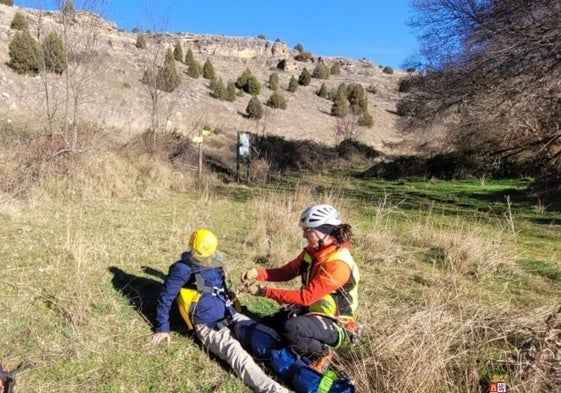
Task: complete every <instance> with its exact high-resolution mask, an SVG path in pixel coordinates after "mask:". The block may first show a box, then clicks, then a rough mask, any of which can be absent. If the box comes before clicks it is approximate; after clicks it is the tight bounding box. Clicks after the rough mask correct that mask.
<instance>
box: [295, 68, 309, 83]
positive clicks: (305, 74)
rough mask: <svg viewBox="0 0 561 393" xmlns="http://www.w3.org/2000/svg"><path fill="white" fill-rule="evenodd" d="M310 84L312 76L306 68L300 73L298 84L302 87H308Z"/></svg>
mask: <svg viewBox="0 0 561 393" xmlns="http://www.w3.org/2000/svg"><path fill="white" fill-rule="evenodd" d="M310 82H312V74H310V71H308V69H307V68H306V67H304V69H303V70H302V72H301V73H300V76H299V77H298V84H300V85H302V86H308V85H309V84H310Z"/></svg>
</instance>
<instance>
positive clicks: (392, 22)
mask: <svg viewBox="0 0 561 393" xmlns="http://www.w3.org/2000/svg"><path fill="white" fill-rule="evenodd" d="M86 1H87V0H86ZM89 2H90V3H91V2H92V0H89ZM39 3H42V4H43V7H44V8H46V9H55V8H56V7H54V6H52V5H53V4H55V3H56V1H49V0H42V1H41V2H38V1H37V0H19V1H18V0H15V4H16V5H21V6H25V7H32V8H37V7H38V6H37V4H39ZM82 3H83V1H82V0H74V4H75V6H76V8H77V9H79V8H81V4H82ZM98 3H99V1H98ZM105 3H106V6H105V7H104V9H103V10H102V11H101V13H102V15H103V17H104V18H105V19H108V20H111V21H113V22H115V23H116V24H117V27H118V28H120V29H125V30H127V31H130V30H132V28H133V27H138V28H139V29H141V30H142V31H145V30H146V29H150V30H152V31H162V30H166V31H169V32H171V33H179V32H183V33H198V34H223V35H227V36H236V37H257V36H258V35H260V34H263V35H264V36H265V37H266V38H267V39H268V40H272V41H274V40H276V39H277V38H278V39H280V40H282V41H284V42H286V44H287V45H288V46H289V47H291V48H294V46H295V45H296V44H298V43H300V44H302V45H303V47H304V49H305V50H306V51H309V52H312V53H313V54H314V55H318V56H341V57H350V58H354V59H361V58H367V59H369V60H371V61H373V62H374V63H376V64H380V65H382V66H386V65H387V66H391V67H393V68H396V69H397V68H401V66H402V64H403V62H404V60H405V59H406V58H407V57H408V56H410V55H412V54H414V52H415V51H416V48H417V40H416V38H415V36H414V34H413V31H412V30H411V29H410V28H409V27H408V26H407V25H406V22H407V20H409V19H410V18H411V16H412V15H411V9H410V7H409V3H410V0H370V1H367V0H348V1H342V0H323V1H293V0H285V1H282V0H281V1H274V2H273V1H268V0H237V1H236V0H215V1H212V0H196V1H189V0H158V1H156V0H138V1H136V0H127V1H124V0H121V1H118V0H114V1H105Z"/></svg>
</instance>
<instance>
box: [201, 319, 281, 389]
mask: <svg viewBox="0 0 561 393" xmlns="http://www.w3.org/2000/svg"><path fill="white" fill-rule="evenodd" d="M234 322H235V323H238V324H244V323H247V324H252V323H254V321H253V320H252V319H250V318H249V317H247V316H246V315H243V314H240V313H236V314H235V315H234ZM195 331H196V333H197V336H198V337H199V339H200V340H201V342H202V344H203V346H204V347H205V348H206V349H208V350H209V351H210V352H212V353H213V354H215V355H216V356H218V357H219V358H220V359H222V360H225V361H226V362H228V364H229V365H230V367H232V369H233V370H234V372H235V373H236V374H237V375H238V377H240V378H241V379H242V380H243V381H244V383H245V384H246V385H248V386H249V387H250V388H252V389H253V391H255V392H259V393H289V392H290V390H288V389H287V388H285V387H283V386H282V385H280V384H279V383H278V382H276V381H274V380H273V379H272V378H271V377H269V376H268V375H267V374H266V373H265V372H264V371H263V369H262V368H261V367H260V366H259V365H258V364H257V363H255V360H254V359H253V357H252V356H251V355H250V354H249V353H248V352H246V350H245V349H243V348H242V346H241V344H240V342H239V341H238V340H237V339H236V337H235V336H234V335H233V334H232V332H231V331H230V329H229V328H227V327H223V328H222V329H220V330H214V329H213V328H210V327H208V326H206V325H196V326H195ZM273 332H274V331H273Z"/></svg>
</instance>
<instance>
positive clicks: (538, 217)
mask: <svg viewBox="0 0 561 393" xmlns="http://www.w3.org/2000/svg"><path fill="white" fill-rule="evenodd" d="M329 179H335V180H329ZM170 181H171V180H170ZM175 181H176V183H177V184H175V186H174V187H171V188H174V189H178V190H181V192H177V191H165V188H162V189H160V190H159V192H158V193H153V194H150V195H142V193H140V195H137V196H136V197H135V198H134V199H133V198H132V196H131V197H130V198H105V199H102V198H96V197H95V195H93V196H91V197H89V198H85V197H82V198H78V199H77V200H74V201H66V202H64V201H61V200H60V199H59V200H58V201H57V200H52V199H44V200H42V199H35V200H30V201H29V202H28V203H26V204H20V203H16V202H14V201H10V200H8V199H5V200H4V201H3V202H2V204H1V205H0V220H1V222H2V226H1V230H0V237H1V246H0V264H1V267H2V271H3V274H2V278H0V285H1V293H2V296H1V298H0V307H1V309H2V310H3V311H2V315H1V316H0V329H1V331H2V332H3V333H2V336H3V340H2V342H3V345H2V346H1V347H0V359H2V358H9V359H10V361H11V362H10V363H11V365H12V367H15V366H16V365H17V364H19V363H24V364H29V365H30V366H31V367H30V368H29V369H28V370H26V371H24V372H23V373H21V374H20V375H19V376H18V388H19V391H20V392H41V391H58V392H77V391H82V392H120V391H128V392H147V391H166V392H179V391H200V392H245V391H248V390H247V388H246V387H244V385H243V384H242V383H241V382H240V381H239V380H238V379H237V378H235V377H234V376H233V375H232V374H231V373H230V372H229V370H228V368H227V367H224V366H222V365H221V364H220V363H219V362H218V361H216V360H215V359H209V357H208V356H207V354H205V353H204V351H202V350H201V348H199V347H198V346H197V345H196V344H195V343H194V341H193V340H192V338H191V337H189V336H188V335H186V334H185V330H184V328H183V327H182V325H181V324H180V323H179V322H178V321H177V320H176V321H175V323H174V330H175V334H174V335H173V343H172V345H170V346H165V345H163V346H158V347H153V346H151V345H149V344H148V342H149V336H150V326H149V320H150V318H151V317H152V316H153V307H154V302H155V296H156V294H157V291H158V287H159V283H160V282H161V275H162V274H165V272H166V270H167V267H168V265H169V264H170V263H171V262H173V261H174V260H175V259H176V258H177V256H178V255H179V253H180V252H181V250H182V249H183V248H184V246H185V243H186V240H187V239H186V237H187V234H188V233H189V232H190V231H191V230H192V229H194V228H196V227H199V226H206V227H209V228H212V229H214V230H215V231H216V232H217V234H218V235H219V237H220V239H221V244H222V245H221V248H222V249H223V250H224V252H225V254H226V260H227V261H228V270H229V272H230V273H231V277H232V278H234V279H235V278H237V277H238V276H239V273H240V272H241V271H242V269H243V268H246V267H249V266H254V265H255V263H261V264H263V265H266V266H274V265H278V264H280V263H282V262H283V261H286V260H288V258H290V257H292V256H294V255H295V254H296V252H297V250H298V249H299V248H300V247H302V245H303V244H302V239H301V237H300V235H301V234H300V232H299V230H298V228H297V227H296V224H295V223H296V222H297V217H298V214H299V212H300V211H301V209H302V208H303V207H305V206H306V205H307V204H309V203H311V202H313V201H318V200H321V201H326V202H331V203H334V204H336V205H337V206H340V207H341V210H342V211H343V213H344V217H345V218H347V220H348V221H349V222H350V223H352V224H353V227H354V228H355V232H356V240H355V242H354V243H355V251H354V253H355V257H356V259H357V260H358V261H359V262H360V264H361V267H362V290H361V293H362V294H361V312H360V320H361V322H362V323H363V324H364V325H365V334H364V343H363V344H362V346H360V347H344V348H342V349H341V350H340V351H339V357H338V359H337V362H336V364H335V367H336V368H337V369H339V370H344V371H346V372H347V373H349V374H350V375H352V376H353V377H354V378H355V379H356V381H357V390H358V391H361V392H368V391H372V392H374V391H376V392H385V391H387V392H389V391H396V390H397V391H416V392H441V391H447V392H452V391H454V392H455V391H457V392H466V391H476V389H478V388H479V383H480V380H485V378H487V377H489V376H490V375H491V374H492V373H494V372H500V373H503V374H505V375H507V376H508V378H509V381H508V382H509V386H510V387H511V390H512V391H520V392H529V391H536V390H535V389H534V388H535V386H534V387H530V386H527V385H525V383H526V382H524V381H523V377H524V378H526V379H531V378H532V377H535V378H537V377H536V376H533V375H530V376H528V375H527V374H523V372H522V370H521V367H520V366H521V363H520V364H515V365H512V364H511V365H509V361H508V360H509V358H510V357H511V356H513V354H516V353H518V352H517V350H516V349H515V344H516V340H518V339H520V340H522V339H528V340H530V339H531V334H530V333H528V329H529V328H530V327H531V328H532V329H534V332H540V331H543V330H544V329H545V327H544V323H543V321H544V319H545V317H546V316H547V315H548V314H549V313H551V311H552V310H553V307H554V306H555V304H556V302H555V298H557V297H558V295H559V285H558V284H559V280H560V273H559V272H560V271H561V265H560V264H559V260H561V258H560V252H561V246H560V245H559V244H560V242H559V241H558V240H557V239H558V235H559V222H560V220H561V215H560V214H559V213H558V212H549V211H541V210H540V209H536V208H535V207H534V206H532V205H531V204H530V203H529V201H527V200H520V199H517V198H515V196H514V194H512V195H513V196H512V206H511V208H510V209H509V208H508V205H507V203H506V200H505V197H504V196H503V194H511V192H512V190H521V189H523V188H524V187H525V183H524V182H522V181H514V182H502V183H494V182H488V183H485V184H481V183H480V182H462V183H459V182H456V183H449V182H437V183H434V182H420V181H417V182H402V183H396V182H393V183H392V182H380V181H374V180H356V179H354V178H352V177H347V178H342V177H340V176H332V177H314V178H313V179H312V178H311V177H310V178H308V177H305V176H304V177H302V178H300V179H299V180H298V182H297V183H295V184H294V185H290V183H287V184H286V185H284V186H275V187H274V188H273V189H249V188H247V187H245V186H224V185H222V186H219V187H214V186H211V185H205V186H204V187H203V188H202V189H199V190H200V191H197V187H195V186H194V185H193V184H192V183H189V182H190V180H188V179H187V180H175ZM180 183H181V184H180ZM319 184H321V186H318V185H319ZM74 186H76V185H75V184H74ZM68 188H71V187H68ZM101 188H103V187H101ZM516 195H519V193H518V194H516ZM509 214H510V216H509ZM537 245H539V247H538V246H537ZM242 301H243V302H244V303H246V304H249V306H250V309H252V310H253V311H258V312H262V311H263V310H266V309H269V310H270V309H271V305H270V303H266V304H265V305H264V304H262V303H259V302H255V301H254V300H253V299H248V298H247V297H244V298H243V299H242ZM536 334H537V333H536ZM518 354H519V355H520V353H518ZM520 356H522V355H520ZM533 389H534V390H533Z"/></svg>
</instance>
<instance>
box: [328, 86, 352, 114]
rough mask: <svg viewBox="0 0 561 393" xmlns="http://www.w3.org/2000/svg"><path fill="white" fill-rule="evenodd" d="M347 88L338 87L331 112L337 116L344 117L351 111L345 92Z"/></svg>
mask: <svg viewBox="0 0 561 393" xmlns="http://www.w3.org/2000/svg"><path fill="white" fill-rule="evenodd" d="M345 91H346V89H338V91H337V96H336V97H335V100H334V101H333V105H331V114H332V115H333V116H336V117H344V116H345V115H346V114H348V113H349V108H350V104H349V100H348V99H347V95H346V94H345Z"/></svg>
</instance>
